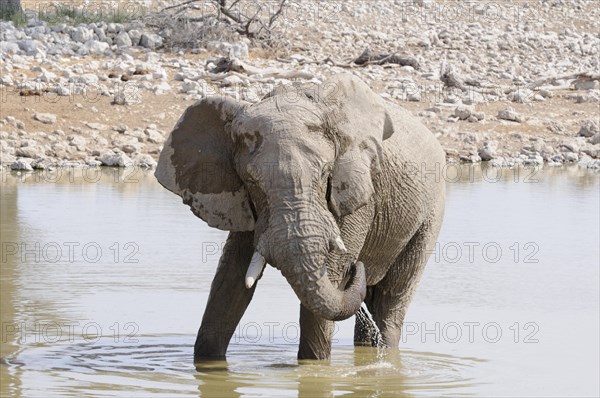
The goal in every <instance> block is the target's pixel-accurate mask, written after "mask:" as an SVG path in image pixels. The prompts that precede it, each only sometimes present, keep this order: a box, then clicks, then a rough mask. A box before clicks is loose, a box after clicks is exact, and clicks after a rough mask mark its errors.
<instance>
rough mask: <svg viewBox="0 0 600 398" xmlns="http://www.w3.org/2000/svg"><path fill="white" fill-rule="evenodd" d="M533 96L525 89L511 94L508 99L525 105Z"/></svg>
mask: <svg viewBox="0 0 600 398" xmlns="http://www.w3.org/2000/svg"><path fill="white" fill-rule="evenodd" d="M533 94H534V93H533V91H531V90H529V89H527V88H519V89H518V90H517V91H515V92H513V93H511V94H510V95H509V96H508V98H509V99H510V100H511V101H513V102H519V103H525V102H531V100H532V99H533Z"/></svg>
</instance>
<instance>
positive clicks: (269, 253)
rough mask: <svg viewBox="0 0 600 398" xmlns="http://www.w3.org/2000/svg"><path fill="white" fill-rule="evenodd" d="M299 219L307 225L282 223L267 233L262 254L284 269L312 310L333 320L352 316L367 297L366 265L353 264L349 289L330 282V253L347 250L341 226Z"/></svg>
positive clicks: (284, 273) (295, 288)
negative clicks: (338, 227) (340, 231)
mask: <svg viewBox="0 0 600 398" xmlns="http://www.w3.org/2000/svg"><path fill="white" fill-rule="evenodd" d="M305 214H306V213H305ZM285 218H287V217H285ZM285 218H284V219H285ZM298 218H304V224H301V225H299V226H294V227H291V228H290V225H289V223H286V224H280V227H281V228H274V229H271V230H270V231H268V232H267V233H266V234H264V235H263V237H262V238H265V239H264V240H263V239H261V241H262V243H266V244H261V245H259V246H260V249H261V252H263V253H266V254H265V256H266V257H267V259H268V261H269V263H270V264H271V265H273V266H275V267H276V268H278V269H280V270H281V273H282V274H283V276H284V277H285V278H286V280H287V281H288V283H289V284H290V285H291V287H292V289H293V290H294V292H295V293H296V296H298V298H299V299H300V302H301V303H302V305H304V306H305V307H306V308H307V309H308V310H309V311H311V312H312V313H314V314H315V315H317V316H319V317H321V318H324V319H328V320H332V321H340V320H344V319H347V318H349V317H351V316H352V315H354V314H355V313H356V312H357V311H358V310H359V308H360V306H361V304H362V302H363V300H364V298H365V295H366V285H367V284H366V276H365V268H364V265H363V264H362V263H361V262H357V263H356V264H354V265H352V267H351V269H350V279H349V281H348V283H347V284H346V287H345V289H343V290H340V289H338V288H337V287H336V286H334V283H332V281H331V280H330V279H329V276H328V274H327V266H326V260H327V256H328V254H329V252H330V251H332V250H333V251H338V252H339V251H345V250H346V249H345V247H344V244H343V242H342V240H341V238H340V237H339V231H338V230H337V226H335V223H334V222H333V220H331V222H326V221H325V220H323V221H322V222H314V220H307V219H306V218H308V217H306V218H305V217H302V216H300V217H298ZM288 219H289V218H288ZM332 224H333V225H332ZM327 225H329V228H328V227H327ZM334 226H335V227H334ZM332 234H333V236H332ZM332 241H333V242H334V243H335V242H336V241H337V243H336V244H332ZM267 242H268V243H267ZM257 249H258V248H257Z"/></svg>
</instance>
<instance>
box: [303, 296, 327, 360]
mask: <svg viewBox="0 0 600 398" xmlns="http://www.w3.org/2000/svg"><path fill="white" fill-rule="evenodd" d="M333 327H334V323H333V321H328V320H326V319H323V318H320V317H318V316H315V315H314V314H313V313H312V312H310V311H309V310H308V309H307V308H306V307H304V306H303V305H302V304H301V305H300V346H299V348H298V359H329V357H330V356H331V340H332V338H333Z"/></svg>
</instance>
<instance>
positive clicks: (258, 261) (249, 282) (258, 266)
mask: <svg viewBox="0 0 600 398" xmlns="http://www.w3.org/2000/svg"><path fill="white" fill-rule="evenodd" d="M266 263H267V260H265V258H264V257H263V256H262V254H260V253H259V252H254V255H253V256H252V260H250V265H249V266H248V271H247V272H246V287H247V288H248V289H250V288H251V287H252V286H254V282H256V279H257V278H258V276H259V275H260V273H261V272H262V270H263V269H264V268H265V264H266Z"/></svg>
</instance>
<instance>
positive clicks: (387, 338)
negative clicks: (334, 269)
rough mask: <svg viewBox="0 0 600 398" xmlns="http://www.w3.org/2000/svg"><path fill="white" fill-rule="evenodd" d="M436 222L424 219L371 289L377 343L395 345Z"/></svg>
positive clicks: (432, 240)
mask: <svg viewBox="0 0 600 398" xmlns="http://www.w3.org/2000/svg"><path fill="white" fill-rule="evenodd" d="M439 228H440V225H439V223H437V222H435V220H433V219H432V220H429V221H426V222H425V223H424V224H423V225H422V226H421V228H419V230H418V231H417V233H416V234H415V235H414V236H413V237H412V239H411V240H410V241H409V242H408V244H407V246H406V247H405V248H404V250H403V251H402V253H401V254H400V256H399V257H398V258H397V259H396V261H395V262H394V264H393V265H392V266H391V267H390V270H389V271H388V273H387V274H386V276H385V277H384V278H383V279H382V280H381V281H380V282H379V283H378V284H377V285H375V286H374V288H373V293H372V296H371V297H370V298H369V300H368V301H367V307H368V309H369V311H370V312H371V314H372V315H373V319H374V320H375V323H376V324H377V326H378V327H379V330H380V332H381V345H382V346H384V347H398V345H399V343H400V336H401V331H402V324H403V322H404V316H405V315H406V310H407V309H408V305H409V304H410V302H411V300H412V297H413V295H414V292H415V290H416V287H417V285H418V283H419V280H420V278H421V275H422V274H423V270H424V269H425V265H426V263H427V260H428V259H429V255H430V254H431V253H432V251H433V249H434V247H435V242H436V239H437V236H438V232H439Z"/></svg>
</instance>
